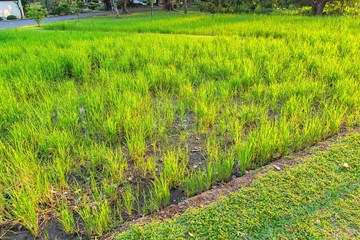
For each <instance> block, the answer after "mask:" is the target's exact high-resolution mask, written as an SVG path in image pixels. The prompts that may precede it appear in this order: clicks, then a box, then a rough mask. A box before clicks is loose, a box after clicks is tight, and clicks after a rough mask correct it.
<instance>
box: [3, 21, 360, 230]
mask: <svg viewBox="0 0 360 240" xmlns="http://www.w3.org/2000/svg"><path fill="white" fill-rule="evenodd" d="M359 27H360V22H359V19H357V18H337V17H329V18H316V19H314V18H307V17H278V16H272V17H270V16H235V15H226V16H222V15H221V16H220V15H214V16H209V15H189V16H186V17H183V16H181V17H180V16H173V15H165V16H159V17H155V18H152V19H148V18H147V17H139V18H124V19H122V20H121V21H115V20H113V19H108V18H100V19H91V20H84V21H82V22H80V23H75V22H61V23H55V24H49V25H45V27H44V28H45V30H46V31H32V30H11V31H2V32H0V39H1V42H0V59H1V61H0V103H1V104H0V119H1V121H0V133H1V134H0V166H1V168H0V191H1V194H0V222H1V223H6V224H13V223H20V224H22V225H23V226H25V227H26V228H27V229H29V230H30V231H31V232H32V233H33V235H34V236H38V235H39V234H40V232H41V231H40V230H41V223H42V222H43V221H44V220H45V219H49V218H50V219H52V220H56V221H59V222H60V223H61V224H62V226H63V228H64V231H66V232H67V233H69V234H70V233H76V232H81V231H82V229H79V228H81V226H84V227H85V229H86V231H87V234H88V235H91V236H100V235H102V234H104V233H105V232H107V231H109V230H110V229H111V228H112V227H113V226H116V224H118V223H119V222H122V221H123V220H126V219H131V218H133V217H136V215H144V214H146V213H149V212H153V211H155V210H158V209H159V208H161V207H163V206H166V205H168V204H170V199H171V194H170V193H171V190H172V189H173V188H181V189H184V190H185V191H186V194H187V195H188V196H191V195H194V194H196V193H198V192H201V191H204V190H207V189H209V188H210V187H211V185H212V184H214V183H220V182H223V181H228V180H229V179H230V178H231V176H232V175H233V174H243V173H245V172H246V171H247V170H249V169H253V168H256V167H259V166H261V165H264V164H266V163H268V162H270V161H272V160H274V159H276V158H279V157H280V156H283V155H286V154H289V153H291V152H294V151H299V150H301V149H303V148H305V147H307V146H309V145H312V144H314V143H316V142H317V141H321V140H322V139H324V138H326V137H329V136H331V135H334V134H336V133H337V132H339V131H340V130H341V129H343V128H345V127H346V128H352V127H354V126H357V125H359V123H360V83H359V77H360V74H359V73H360V66H359V64H358V62H360V58H359V54H358V52H359V50H360V49H359V46H358V44H357V42H358V41H357V40H358V39H359V31H358V29H359ZM340 29H341V31H340ZM58 30H65V31H58ZM164 33H171V34H164ZM234 171H238V172H234ZM64 192H66V195H64ZM63 195H64V196H65V197H63ZM52 213H56V214H52ZM56 215H58V217H55V216H56ZM49 216H51V217H49ZM76 217H80V219H81V220H80V222H81V224H74V219H75V218H76Z"/></svg>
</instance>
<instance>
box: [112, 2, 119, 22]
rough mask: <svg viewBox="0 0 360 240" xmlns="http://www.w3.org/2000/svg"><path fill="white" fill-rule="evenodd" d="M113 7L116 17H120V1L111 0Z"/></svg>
mask: <svg viewBox="0 0 360 240" xmlns="http://www.w3.org/2000/svg"><path fill="white" fill-rule="evenodd" d="M111 8H112V10H113V11H114V12H115V17H116V18H119V17H120V14H119V9H118V1H117V0H111Z"/></svg>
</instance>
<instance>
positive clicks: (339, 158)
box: [115, 133, 360, 239]
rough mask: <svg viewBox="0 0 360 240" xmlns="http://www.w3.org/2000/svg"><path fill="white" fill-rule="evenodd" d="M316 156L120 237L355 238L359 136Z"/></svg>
mask: <svg viewBox="0 0 360 240" xmlns="http://www.w3.org/2000/svg"><path fill="white" fill-rule="evenodd" d="M312 153H313V155H312V156H311V157H303V158H301V163H300V164H298V165H296V166H294V167H291V168H290V169H286V170H283V171H280V172H277V171H274V170H272V169H270V170H269V171H267V172H266V173H264V174H262V175H260V176H259V177H258V178H257V179H256V180H255V181H254V182H253V183H252V185H251V186H250V187H244V188H241V189H239V190H238V191H237V192H235V193H233V194H230V196H229V197H223V198H221V199H220V200H219V201H218V202H216V203H213V204H211V205H209V206H206V207H201V208H196V209H194V208H193V209H190V210H189V211H187V212H186V213H184V214H182V215H180V216H175V217H174V218H173V219H168V220H165V221H157V222H153V223H150V224H147V225H145V226H138V225H134V226H131V227H129V228H128V230H126V231H125V232H122V233H119V234H118V236H117V237H115V239H156V238H158V237H159V236H161V238H164V239H188V238H190V237H193V238H196V239H239V238H244V239H278V238H282V239H292V238H295V239H297V238H304V237H305V238H309V239H312V238H314V239H315V238H316V239H327V238H330V239H331V238H333V237H334V233H336V236H337V237H338V238H341V239H348V238H350V239H351V238H354V236H357V235H356V234H357V230H358V229H359V227H360V215H359V214H360V211H359V210H360V202H359V191H360V186H359V180H360V164H359V154H360V134H359V133H354V134H352V135H350V136H347V137H345V138H340V139H339V140H337V141H335V142H332V143H331V145H330V148H329V149H327V150H324V149H323V147H315V148H313V149H312ZM344 163H346V164H347V165H348V167H344V166H346V165H344Z"/></svg>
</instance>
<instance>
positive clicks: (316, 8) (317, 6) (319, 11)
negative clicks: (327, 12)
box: [311, 0, 328, 16]
mask: <svg viewBox="0 0 360 240" xmlns="http://www.w3.org/2000/svg"><path fill="white" fill-rule="evenodd" d="M327 2H328V0H317V1H316V2H315V1H314V0H312V1H311V7H312V12H313V15H314V16H322V15H323V12H324V8H325V5H326V3H327Z"/></svg>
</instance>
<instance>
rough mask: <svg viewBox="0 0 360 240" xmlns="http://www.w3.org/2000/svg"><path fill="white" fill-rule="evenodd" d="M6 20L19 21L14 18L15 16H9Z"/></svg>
mask: <svg viewBox="0 0 360 240" xmlns="http://www.w3.org/2000/svg"><path fill="white" fill-rule="evenodd" d="M6 19H7V20H15V19H17V17H16V16H14V15H9V16H7V17H6Z"/></svg>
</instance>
